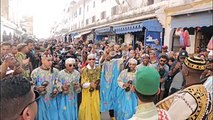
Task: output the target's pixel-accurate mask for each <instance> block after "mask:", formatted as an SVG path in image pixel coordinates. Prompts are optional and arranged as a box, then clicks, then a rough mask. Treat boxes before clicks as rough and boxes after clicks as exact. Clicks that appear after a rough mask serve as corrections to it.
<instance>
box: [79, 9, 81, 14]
mask: <svg viewBox="0 0 213 120" xmlns="http://www.w3.org/2000/svg"><path fill="white" fill-rule="evenodd" d="M79 15H81V7H80V8H79Z"/></svg>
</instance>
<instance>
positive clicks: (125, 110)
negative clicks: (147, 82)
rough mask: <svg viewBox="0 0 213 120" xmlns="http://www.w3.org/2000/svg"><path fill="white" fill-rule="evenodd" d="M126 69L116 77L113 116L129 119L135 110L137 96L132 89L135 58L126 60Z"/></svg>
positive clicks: (119, 119)
mask: <svg viewBox="0 0 213 120" xmlns="http://www.w3.org/2000/svg"><path fill="white" fill-rule="evenodd" d="M128 63H129V67H128V69H124V70H123V71H121V73H120V75H119V77H118V80H117V81H118V86H119V87H118V89H117V97H118V98H117V100H116V103H117V106H116V108H115V117H116V119H117V120H127V119H130V118H131V117H132V116H133V114H134V113H135V111H136V107H137V105H138V104H137V103H138V102H137V96H136V94H135V93H134V91H133V89H132V88H133V83H134V82H135V73H136V65H137V60H135V59H133V58H131V59H129V61H128Z"/></svg>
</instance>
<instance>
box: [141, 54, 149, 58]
mask: <svg viewBox="0 0 213 120" xmlns="http://www.w3.org/2000/svg"><path fill="white" fill-rule="evenodd" d="M141 57H142V58H144V57H149V54H143V55H142V56H141Z"/></svg>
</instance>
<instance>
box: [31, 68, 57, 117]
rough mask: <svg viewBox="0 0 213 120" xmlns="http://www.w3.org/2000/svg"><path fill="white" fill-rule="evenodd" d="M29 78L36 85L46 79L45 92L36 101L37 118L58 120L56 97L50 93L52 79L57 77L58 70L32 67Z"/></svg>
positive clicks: (55, 79)
mask: <svg viewBox="0 0 213 120" xmlns="http://www.w3.org/2000/svg"><path fill="white" fill-rule="evenodd" d="M31 78H32V80H33V81H34V83H35V86H36V87H39V86H41V85H42V82H44V81H48V82H49V85H48V86H47V87H46V91H47V93H46V94H45V95H42V96H41V98H40V99H39V101H38V113H37V117H36V119H37V120H59V115H58V105H57V98H56V97H51V93H52V91H53V89H54V87H55V85H54V81H57V79H58V70H57V69H55V68H54V69H53V73H51V72H50V71H47V70H42V69H41V68H40V67H38V68H36V69H34V70H33V71H32V73H31Z"/></svg>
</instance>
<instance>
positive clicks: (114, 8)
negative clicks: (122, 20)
mask: <svg viewBox="0 0 213 120" xmlns="http://www.w3.org/2000/svg"><path fill="white" fill-rule="evenodd" d="M116 14H117V6H114V7H112V8H111V15H116Z"/></svg>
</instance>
